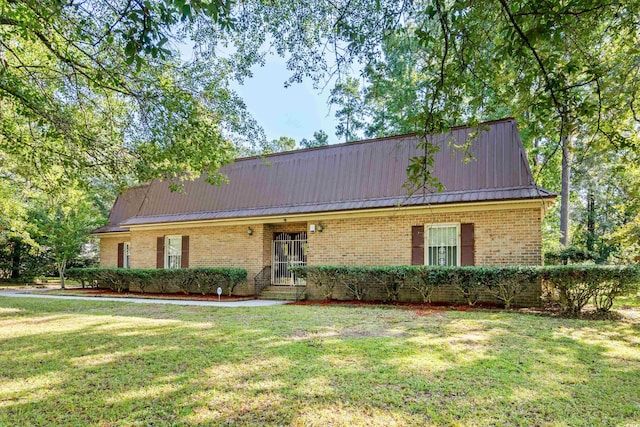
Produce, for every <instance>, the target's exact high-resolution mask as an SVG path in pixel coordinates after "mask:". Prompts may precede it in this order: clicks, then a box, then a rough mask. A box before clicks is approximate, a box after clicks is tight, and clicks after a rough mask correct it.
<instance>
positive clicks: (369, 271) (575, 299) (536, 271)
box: [292, 265, 640, 315]
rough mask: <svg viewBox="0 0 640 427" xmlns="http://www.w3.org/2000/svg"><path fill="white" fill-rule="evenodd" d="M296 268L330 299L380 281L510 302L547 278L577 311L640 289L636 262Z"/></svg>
mask: <svg viewBox="0 0 640 427" xmlns="http://www.w3.org/2000/svg"><path fill="white" fill-rule="evenodd" d="M292 270H294V271H295V272H296V274H298V275H299V276H301V277H304V278H306V279H307V280H308V281H309V282H310V283H313V284H314V285H315V286H316V287H317V288H318V289H319V290H320V291H321V292H322V295H323V296H324V298H326V299H331V298H332V297H333V294H334V292H335V290H336V287H337V286H341V287H343V289H344V290H346V292H347V295H349V296H350V297H351V298H355V299H358V300H364V299H367V294H368V292H369V291H370V290H371V289H372V288H373V287H374V286H376V285H379V286H381V287H382V289H384V290H385V293H386V300H387V301H397V300H398V294H399V292H400V290H401V289H403V288H409V289H413V290H414V291H416V292H418V293H419V294H420V295H421V296H422V299H423V301H424V302H431V295H432V294H433V292H434V291H435V290H436V289H438V288H440V287H443V286H453V287H455V289H457V290H458V292H460V295H461V296H462V297H464V299H465V300H466V301H467V302H468V304H469V305H474V304H475V303H476V302H477V301H478V299H479V297H480V294H481V292H487V293H488V294H490V295H492V296H493V297H494V298H496V299H497V300H499V301H502V302H503V303H504V305H505V307H506V308H509V307H511V305H512V303H513V301H514V300H515V298H516V297H517V296H518V295H520V294H521V293H522V292H524V291H525V290H527V289H529V288H531V287H533V286H539V284H540V281H543V282H544V283H545V285H546V286H547V288H549V289H550V292H549V293H550V295H551V296H553V297H554V300H555V301H557V302H558V303H559V304H560V305H561V306H562V308H563V310H564V311H566V312H568V313H571V314H575V315H577V314H579V313H580V311H581V310H582V308H583V307H584V306H585V305H586V304H587V303H588V302H589V301H592V302H593V304H594V305H595V306H596V307H597V309H598V310H601V311H608V310H610V309H611V306H612V305H613V300H614V298H615V297H617V296H620V295H624V294H628V293H631V292H634V291H637V290H638V284H639V282H640V269H639V268H637V267H632V266H628V267H606V266H573V265H571V266H551V267H533V266H532V267H528V266H508V267H428V266H390V267H354V266H307V267H294V268H293V269H292Z"/></svg>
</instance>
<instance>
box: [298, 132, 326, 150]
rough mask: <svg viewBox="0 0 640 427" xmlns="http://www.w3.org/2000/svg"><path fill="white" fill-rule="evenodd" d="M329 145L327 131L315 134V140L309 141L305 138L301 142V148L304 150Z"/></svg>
mask: <svg viewBox="0 0 640 427" xmlns="http://www.w3.org/2000/svg"><path fill="white" fill-rule="evenodd" d="M328 144H329V135H327V134H326V132H325V131H323V130H319V131H317V132H314V133H313V139H312V140H308V139H306V138H303V139H301V140H300V147H302V148H313V147H324V146H325V145H328Z"/></svg>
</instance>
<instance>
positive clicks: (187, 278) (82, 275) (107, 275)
mask: <svg viewBox="0 0 640 427" xmlns="http://www.w3.org/2000/svg"><path fill="white" fill-rule="evenodd" d="M66 274H67V277H69V278H72V279H76V280H79V281H81V282H82V283H83V285H84V284H85V283H87V284H89V285H93V286H97V287H100V288H108V289H111V290H113V291H115V292H126V291H129V290H130V289H131V288H132V287H135V288H138V289H140V292H142V293H144V292H145V290H149V289H153V290H156V291H157V292H160V293H166V292H167V291H169V290H170V289H172V288H173V289H175V288H179V289H180V290H182V292H184V293H186V294H196V293H198V294H202V295H205V294H215V293H216V292H217V289H218V287H220V288H222V290H223V292H224V293H225V294H226V295H232V294H233V290H234V289H235V287H236V286H237V285H239V284H241V283H243V282H245V281H246V280H247V270H244V269H242V268H177V269H158V270H155V269H154V270H151V269H149V270H146V269H127V268H71V269H69V270H67V272H66Z"/></svg>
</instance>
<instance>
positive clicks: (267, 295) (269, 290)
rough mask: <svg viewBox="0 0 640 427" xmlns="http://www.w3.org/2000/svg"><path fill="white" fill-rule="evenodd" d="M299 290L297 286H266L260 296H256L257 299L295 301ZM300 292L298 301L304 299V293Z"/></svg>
mask: <svg viewBox="0 0 640 427" xmlns="http://www.w3.org/2000/svg"><path fill="white" fill-rule="evenodd" d="M300 290H301V289H300V287H299V286H267V287H266V288H264V289H263V290H262V292H261V293H260V295H258V299H272V300H280V301H295V300H296V296H297V295H298V291H300ZM302 292H303V293H302V296H301V297H300V299H304V291H302Z"/></svg>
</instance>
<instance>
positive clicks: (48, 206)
mask: <svg viewBox="0 0 640 427" xmlns="http://www.w3.org/2000/svg"><path fill="white" fill-rule="evenodd" d="M39 202H40V203H39V204H37V205H36V206H34V209H33V210H32V211H31V217H32V221H31V223H32V234H33V235H34V237H35V240H37V241H38V243H39V244H40V245H41V247H42V248H43V249H44V250H46V251H48V252H49V254H50V256H51V258H52V259H53V261H54V262H55V265H56V269H57V270H58V274H59V276H60V286H61V287H62V288H63V289H64V287H65V281H64V274H65V269H66V267H67V265H68V263H69V262H70V261H72V260H74V259H75V258H76V257H77V256H78V255H79V254H80V253H81V251H82V248H83V245H84V244H85V243H87V240H88V237H89V232H90V231H91V230H92V229H95V228H96V227H97V226H98V225H100V223H101V217H100V214H99V213H98V212H97V209H96V208H95V206H94V205H93V203H91V201H90V200H89V199H88V198H87V196H86V194H85V193H83V192H82V191H80V190H78V189H75V188H71V189H67V190H65V191H63V192H61V193H60V194H58V195H56V196H55V197H49V198H47V199H44V200H40V201H39Z"/></svg>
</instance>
